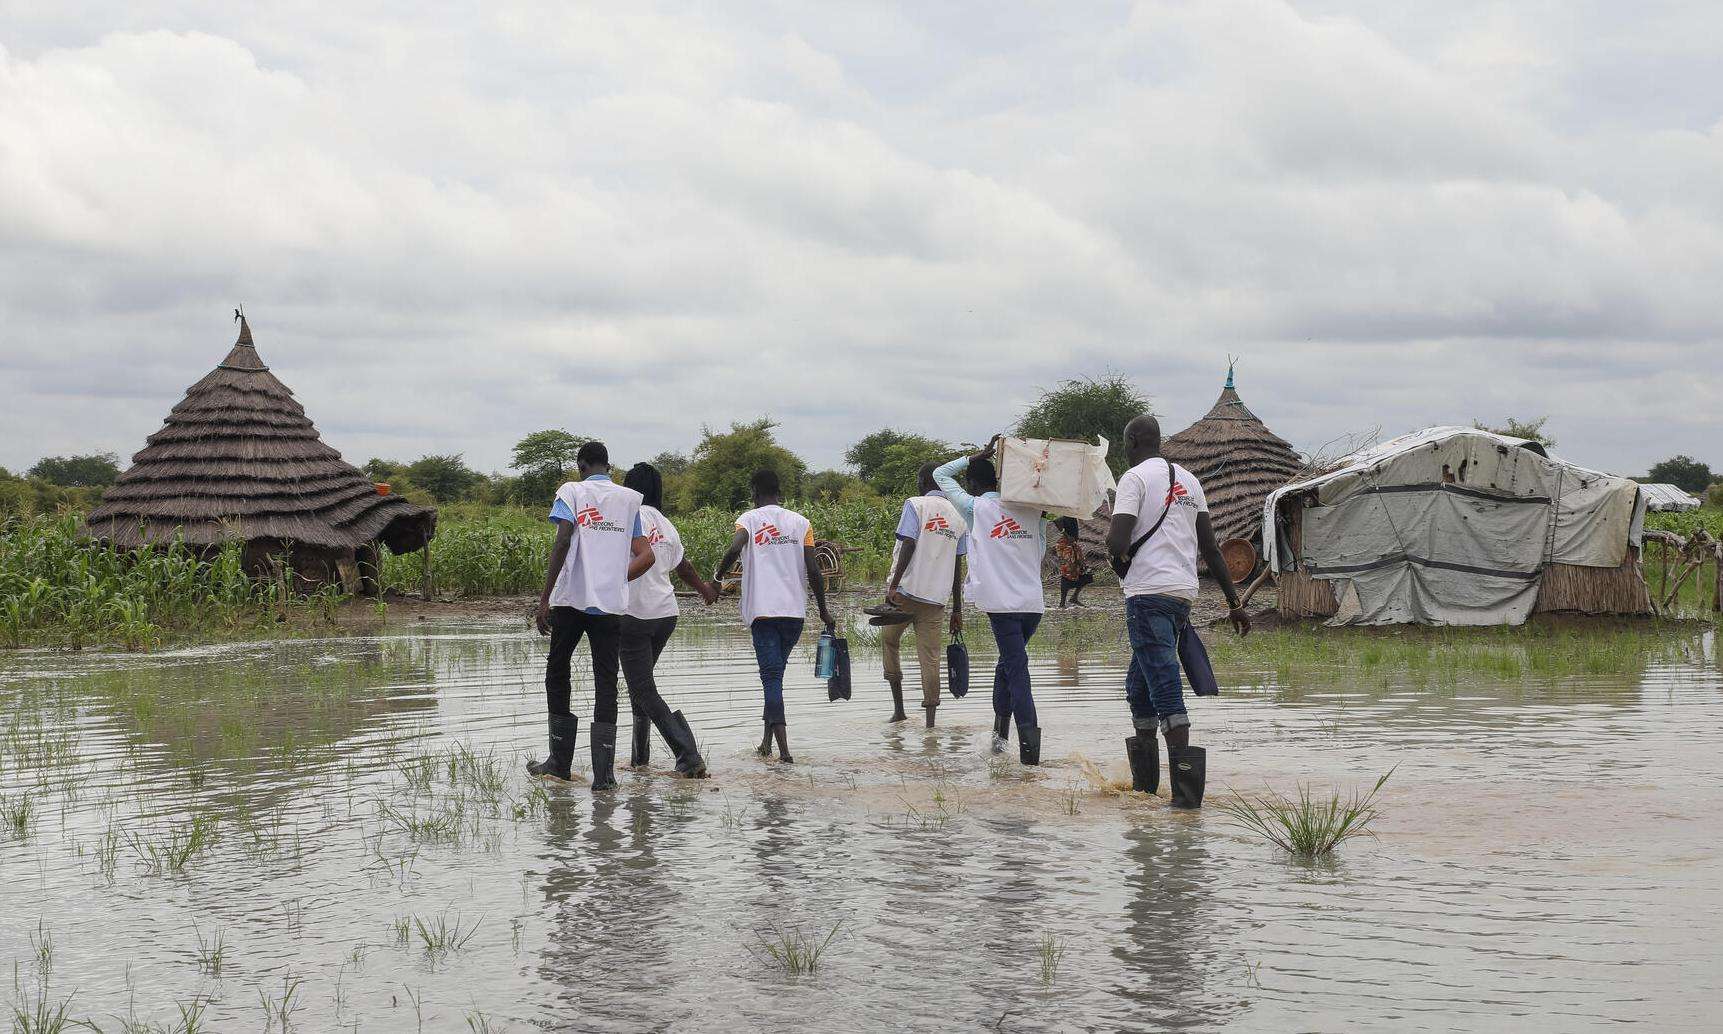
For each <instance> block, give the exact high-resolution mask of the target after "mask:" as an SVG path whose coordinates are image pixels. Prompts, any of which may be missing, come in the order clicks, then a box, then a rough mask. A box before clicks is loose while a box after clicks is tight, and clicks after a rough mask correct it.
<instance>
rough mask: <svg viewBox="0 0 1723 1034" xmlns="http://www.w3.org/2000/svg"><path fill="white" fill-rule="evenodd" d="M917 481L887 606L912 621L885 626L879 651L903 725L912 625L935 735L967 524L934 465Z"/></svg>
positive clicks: (959, 602) (958, 610) (895, 715)
mask: <svg viewBox="0 0 1723 1034" xmlns="http://www.w3.org/2000/svg"><path fill="white" fill-rule="evenodd" d="M917 480H918V484H919V487H920V489H921V494H920V495H918V496H915V497H914V498H911V499H908V500H905V501H904V504H903V516H902V517H900V518H899V519H898V522H897V545H896V547H895V548H894V549H893V551H892V564H891V579H890V580H889V581H888V582H887V583H886V592H885V598H886V602H887V603H890V604H891V605H892V606H894V607H897V608H898V609H900V610H902V611H904V612H905V613H907V614H908V615H909V621H907V622H900V623H898V624H892V625H886V626H885V628H884V629H883V630H882V631H881V632H880V637H879V645H880V652H881V653H882V654H883V655H884V660H885V681H886V684H887V685H889V686H890V687H891V702H892V705H893V707H894V708H895V710H894V711H893V712H892V716H891V720H892V721H894V722H901V721H905V720H906V719H907V718H908V717H909V716H908V715H906V714H904V711H903V656H902V655H903V633H904V631H905V630H906V629H907V628H908V627H909V626H910V624H911V623H913V624H914V626H915V656H916V664H917V665H918V666H919V667H920V669H921V706H922V709H923V710H924V711H926V712H927V727H928V728H929V729H931V728H933V713H934V710H935V709H936V708H938V707H939V652H940V646H941V638H940V636H941V632H940V619H941V618H943V617H945V605H946V603H947V602H948V601H949V602H950V603H951V634H952V636H953V637H955V636H957V635H960V634H961V633H962V631H963V581H962V578H963V575H962V571H963V565H962V563H961V562H960V560H959V558H961V557H962V556H963V554H964V553H965V552H967V551H968V549H969V536H968V531H969V524H968V522H967V521H965V520H964V518H963V515H962V514H960V513H958V511H957V507H955V506H953V505H952V504H951V501H950V500H949V499H947V498H946V497H945V493H944V492H942V491H940V490H939V485H938V483H937V482H935V481H934V480H933V464H931V463H927V464H923V466H922V468H921V470H920V472H919V473H918V475H917Z"/></svg>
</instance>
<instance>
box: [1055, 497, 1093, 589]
mask: <svg viewBox="0 0 1723 1034" xmlns="http://www.w3.org/2000/svg"><path fill="white" fill-rule="evenodd" d="M1053 523H1054V524H1055V525H1057V526H1058V528H1059V541H1057V542H1055V543H1053V557H1054V559H1055V560H1057V561H1058V562H1059V609H1060V610H1064V609H1065V597H1066V596H1070V598H1071V606H1073V607H1081V606H1082V605H1083V590H1084V589H1086V588H1088V587H1089V586H1090V585H1092V584H1094V581H1095V575H1094V573H1093V572H1091V571H1090V570H1089V558H1088V557H1086V556H1084V555H1083V539H1082V533H1081V532H1080V531H1079V529H1078V527H1077V518H1075V517H1061V518H1059V519H1058V520H1056V521H1054V522H1053Z"/></svg>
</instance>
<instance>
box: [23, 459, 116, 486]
mask: <svg viewBox="0 0 1723 1034" xmlns="http://www.w3.org/2000/svg"><path fill="white" fill-rule="evenodd" d="M26 476H27V477H33V478H36V479H38V480H41V481H46V482H48V483H49V484H51V485H59V486H60V487H62V488H104V487H106V486H108V485H111V484H113V483H114V481H115V479H117V478H118V477H119V476H120V465H119V457H117V456H115V455H114V454H113V453H111V452H97V453H91V454H89V455H87V456H47V457H44V458H42V459H40V460H37V461H36V465H35V466H34V467H31V468H30V470H29V473H28V474H27V475H26Z"/></svg>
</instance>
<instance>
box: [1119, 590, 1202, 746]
mask: <svg viewBox="0 0 1723 1034" xmlns="http://www.w3.org/2000/svg"><path fill="white" fill-rule="evenodd" d="M1190 620H1191V605H1190V604H1189V603H1188V602H1186V601H1184V600H1181V599H1178V598H1177V597H1174V596H1128V597H1126V598H1125V630H1126V631H1127V632H1128V633H1129V634H1130V637H1131V670H1130V673H1129V674H1127V675H1126V676H1125V702H1126V703H1128V704H1130V705H1131V718H1132V719H1133V720H1134V721H1135V722H1136V723H1137V724H1139V725H1140V724H1143V723H1152V722H1154V721H1155V720H1156V719H1159V721H1160V726H1161V729H1162V730H1163V731H1164V730H1166V729H1176V728H1178V727H1179V726H1181V725H1189V724H1190V723H1191V719H1190V715H1188V714H1186V713H1185V694H1184V685H1183V682H1182V680H1181V679H1180V678H1179V634H1180V633H1181V632H1183V631H1184V628H1185V626H1186V625H1189V624H1190Z"/></svg>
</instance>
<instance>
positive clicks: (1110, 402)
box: [1016, 374, 1154, 474]
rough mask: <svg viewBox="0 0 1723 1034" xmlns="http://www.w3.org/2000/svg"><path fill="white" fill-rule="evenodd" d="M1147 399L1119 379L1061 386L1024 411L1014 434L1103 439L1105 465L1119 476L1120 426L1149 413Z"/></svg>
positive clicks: (1122, 458) (1122, 443) (1124, 464)
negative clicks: (1105, 441)
mask: <svg viewBox="0 0 1723 1034" xmlns="http://www.w3.org/2000/svg"><path fill="white" fill-rule="evenodd" d="M1152 412H1154V410H1153V409H1151V408H1150V407H1149V397H1148V396H1147V395H1144V394H1143V393H1142V392H1140V391H1138V390H1137V388H1136V386H1135V385H1134V384H1132V383H1131V382H1130V381H1128V380H1126V379H1125V378H1124V377H1123V376H1121V375H1119V374H1108V375H1107V376H1105V377H1084V378H1081V379H1075V380H1068V381H1063V382H1061V383H1060V385H1059V386H1058V387H1057V388H1054V389H1052V390H1051V391H1047V392H1045V393H1043V394H1042V396H1041V398H1040V400H1039V401H1037V402H1036V403H1035V404H1034V405H1032V406H1030V407H1029V408H1028V409H1026V410H1024V412H1023V416H1022V417H1020V418H1019V419H1018V421H1017V427H1016V433H1017V434H1018V436H1020V437H1023V438H1075V439H1077V440H1079V441H1086V442H1093V441H1094V440H1095V439H1096V438H1105V439H1107V465H1108V466H1109V467H1112V468H1113V473H1114V474H1123V473H1124V472H1125V469H1126V467H1127V466H1128V464H1127V462H1126V460H1125V425H1126V424H1127V423H1129V422H1130V421H1131V420H1132V419H1133V418H1135V417H1139V416H1141V415H1143V414H1144V413H1152Z"/></svg>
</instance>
